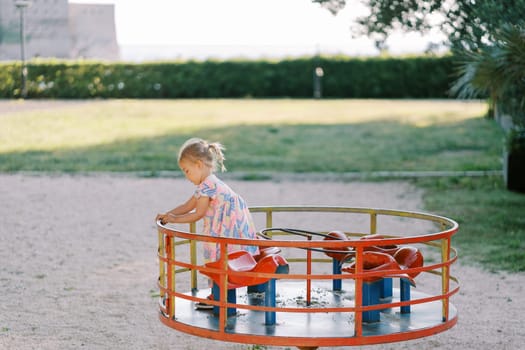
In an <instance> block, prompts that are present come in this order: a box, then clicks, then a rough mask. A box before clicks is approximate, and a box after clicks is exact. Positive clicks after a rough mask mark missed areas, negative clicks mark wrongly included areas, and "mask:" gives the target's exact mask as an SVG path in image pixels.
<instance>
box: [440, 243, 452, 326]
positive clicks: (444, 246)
mask: <svg viewBox="0 0 525 350" xmlns="http://www.w3.org/2000/svg"><path fill="white" fill-rule="evenodd" d="M449 260H450V238H448V239H446V238H443V239H442V240H441V262H448V261H449ZM449 277H450V267H449V266H448V265H445V266H443V267H442V268H441V292H442V294H443V295H445V294H447V293H448V291H449ZM448 303H449V298H448V297H447V298H444V299H443V300H442V304H443V305H442V319H443V322H445V321H447V320H448Z"/></svg>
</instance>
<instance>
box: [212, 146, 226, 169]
mask: <svg viewBox="0 0 525 350" xmlns="http://www.w3.org/2000/svg"><path fill="white" fill-rule="evenodd" d="M208 147H209V149H210V151H211V152H213V153H214V157H213V159H214V161H215V162H214V168H218V169H219V170H220V171H222V172H224V171H226V167H225V166H224V161H225V160H226V158H225V157H224V152H223V150H224V149H225V148H224V146H223V145H221V144H220V143H218V142H213V143H210V144H208Z"/></svg>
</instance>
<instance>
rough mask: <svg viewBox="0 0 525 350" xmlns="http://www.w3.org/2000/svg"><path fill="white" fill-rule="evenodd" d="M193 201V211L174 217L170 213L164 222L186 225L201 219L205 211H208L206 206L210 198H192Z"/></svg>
mask: <svg viewBox="0 0 525 350" xmlns="http://www.w3.org/2000/svg"><path fill="white" fill-rule="evenodd" d="M193 201H194V203H195V207H194V208H195V210H194V211H191V212H186V213H184V214H181V215H175V214H174V213H172V212H170V213H168V216H167V217H166V222H173V223H178V224H186V223H190V222H195V221H198V220H200V219H202V217H203V216H204V215H205V214H206V210H208V206H209V205H210V197H205V196H201V197H199V198H195V197H193Z"/></svg>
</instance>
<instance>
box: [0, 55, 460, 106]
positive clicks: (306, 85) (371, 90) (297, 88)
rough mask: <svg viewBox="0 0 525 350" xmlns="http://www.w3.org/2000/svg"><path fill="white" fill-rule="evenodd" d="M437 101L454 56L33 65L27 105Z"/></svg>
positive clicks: (10, 88) (9, 79) (0, 89)
mask: <svg viewBox="0 0 525 350" xmlns="http://www.w3.org/2000/svg"><path fill="white" fill-rule="evenodd" d="M317 65H320V66H321V67H323V70H324V76H323V78H322V90H323V97H328V98H444V97H448V94H447V90H448V88H449V85H450V83H451V81H452V78H451V77H452V72H453V57H451V56H443V57H434V56H432V57H431V56H428V57H427V56H423V57H409V58H377V57H374V58H366V59H365V58H363V59H360V58H348V57H330V58H324V57H323V58H321V59H315V58H301V59H289V60H282V61H267V60H254V61H202V62H201V61H199V62H197V61H185V62H159V63H142V64H131V63H103V62H70V61H63V62H56V61H49V62H46V61H32V62H29V63H28V82H27V90H28V98H75V99H77V98H237V97H296V98H305V97H311V96H312V94H313V92H312V90H313V88H312V86H313V70H314V68H315V67H316V66H317ZM20 79H21V78H20V63H19V62H14V63H13V62H9V63H5V62H4V63H0V98H16V97H19V96H20V85H21V84H20Z"/></svg>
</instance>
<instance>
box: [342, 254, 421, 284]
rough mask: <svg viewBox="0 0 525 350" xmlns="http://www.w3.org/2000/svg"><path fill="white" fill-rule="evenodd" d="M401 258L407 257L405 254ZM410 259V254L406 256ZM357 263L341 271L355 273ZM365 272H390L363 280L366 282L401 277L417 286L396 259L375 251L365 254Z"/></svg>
mask: <svg viewBox="0 0 525 350" xmlns="http://www.w3.org/2000/svg"><path fill="white" fill-rule="evenodd" d="M401 256H403V257H405V254H402V255H401ZM406 258H407V259H408V254H406ZM355 264H356V263H355V261H354V262H352V263H351V264H350V265H348V266H347V267H344V268H342V269H341V271H344V272H348V273H355ZM363 270H364V272H365V273H366V272H377V271H389V272H387V273H385V274H384V275H382V276H370V277H365V278H363V281H364V282H375V281H378V280H380V279H382V278H384V277H399V278H406V279H407V280H408V281H410V284H411V285H413V286H415V281H414V279H413V278H412V276H410V275H408V274H406V273H403V270H404V269H403V268H402V267H401V266H400V265H399V263H398V262H397V261H396V259H395V258H394V257H393V256H392V255H390V254H386V253H381V252H374V251H365V252H363Z"/></svg>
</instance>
